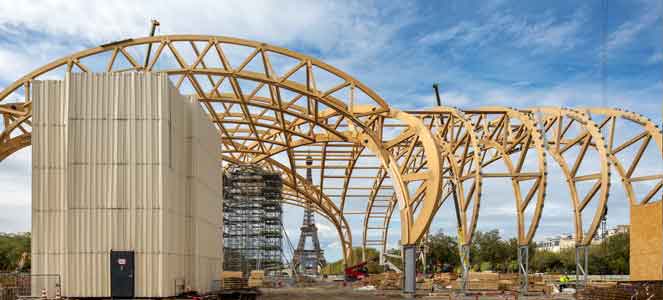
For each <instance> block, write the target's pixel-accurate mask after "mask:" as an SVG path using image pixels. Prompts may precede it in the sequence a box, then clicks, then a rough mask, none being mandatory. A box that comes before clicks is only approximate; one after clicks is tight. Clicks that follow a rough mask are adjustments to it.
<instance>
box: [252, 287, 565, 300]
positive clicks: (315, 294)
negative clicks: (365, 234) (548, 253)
mask: <svg viewBox="0 0 663 300" xmlns="http://www.w3.org/2000/svg"><path fill="white" fill-rule="evenodd" d="M260 291H261V294H262V295H261V296H260V297H259V298H258V299H261V300H263V299H264V300H309V299H314V300H345V299H353V300H378V299H408V298H411V296H409V295H403V294H402V293H401V292H400V291H399V290H375V291H356V290H354V289H352V288H349V287H340V286H316V287H297V288H278V289H260ZM415 298H416V299H443V300H448V299H454V300H456V299H457V300H461V299H462V300H470V299H471V300H475V299H481V300H483V299H485V300H493V299H494V300H498V299H499V300H505V299H528V300H539V299H540V300H544V299H546V300H570V299H574V297H573V295H562V294H560V295H552V296H544V295H538V296H522V295H519V296H518V297H517V298H515V296H514V295H507V294H501V295H466V296H461V295H455V294H453V293H449V292H437V293H430V292H428V291H424V290H419V291H417V294H416V295H415Z"/></svg>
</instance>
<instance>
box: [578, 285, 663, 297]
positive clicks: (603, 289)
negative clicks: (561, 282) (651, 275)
mask: <svg viewBox="0 0 663 300" xmlns="http://www.w3.org/2000/svg"><path fill="white" fill-rule="evenodd" d="M577 296H578V298H577V299H578V300H645V299H646V300H653V299H663V282H660V281H658V282H619V283H617V282H614V283H604V284H592V285H590V286H587V287H586V288H584V289H581V290H580V291H578V295H577Z"/></svg>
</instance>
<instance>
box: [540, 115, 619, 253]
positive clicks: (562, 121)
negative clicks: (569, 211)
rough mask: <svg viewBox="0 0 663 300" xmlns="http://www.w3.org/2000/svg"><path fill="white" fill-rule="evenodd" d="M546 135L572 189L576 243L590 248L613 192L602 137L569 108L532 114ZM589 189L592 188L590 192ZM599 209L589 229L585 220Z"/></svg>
mask: <svg viewBox="0 0 663 300" xmlns="http://www.w3.org/2000/svg"><path fill="white" fill-rule="evenodd" d="M530 113H531V114H532V115H533V118H534V119H536V120H537V122H538V123H539V126H540V127H541V128H542V130H543V132H544V135H545V136H544V139H545V143H546V149H547V152H548V154H550V155H551V156H552V157H553V158H554V159H555V161H556V162H557V163H558V164H559V166H560V168H561V170H562V172H563V173H564V176H565V178H566V182H567V185H568V188H569V195H570V198H571V203H572V207H573V214H574V219H575V222H574V225H575V240H576V243H577V244H578V245H582V246H586V245H589V244H591V242H592V239H593V238H594V235H595V234H596V231H597V230H598V228H599V225H600V223H601V219H602V218H603V215H604V213H605V206H606V203H607V201H608V194H609V192H610V162H609V161H608V151H607V148H606V144H605V141H604V139H603V135H602V134H601V131H600V129H599V127H598V125H597V124H596V123H595V122H594V121H592V120H591V119H590V118H589V116H588V115H587V114H585V113H582V112H580V111H577V110H573V109H568V108H554V107H537V108H533V109H531V110H530ZM587 187H589V188H587ZM590 204H594V205H595V206H596V208H595V211H594V213H593V217H592V218H591V220H592V221H591V223H590V224H589V226H584V225H587V224H584V225H583V217H584V216H587V215H589V214H591V213H592V212H591V211H589V210H588V209H587V208H588V207H591V206H590Z"/></svg>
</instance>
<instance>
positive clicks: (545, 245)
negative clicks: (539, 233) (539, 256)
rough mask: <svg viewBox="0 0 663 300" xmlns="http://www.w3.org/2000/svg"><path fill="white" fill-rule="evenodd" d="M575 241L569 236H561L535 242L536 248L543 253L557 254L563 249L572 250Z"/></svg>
mask: <svg viewBox="0 0 663 300" xmlns="http://www.w3.org/2000/svg"><path fill="white" fill-rule="evenodd" d="M575 245H576V241H575V239H574V238H573V235H571V234H562V235H558V236H556V237H552V238H547V239H545V240H543V241H539V242H536V248H537V249H540V250H544V251H550V252H555V253H559V252H560V251H561V250H563V249H567V248H573V247H575Z"/></svg>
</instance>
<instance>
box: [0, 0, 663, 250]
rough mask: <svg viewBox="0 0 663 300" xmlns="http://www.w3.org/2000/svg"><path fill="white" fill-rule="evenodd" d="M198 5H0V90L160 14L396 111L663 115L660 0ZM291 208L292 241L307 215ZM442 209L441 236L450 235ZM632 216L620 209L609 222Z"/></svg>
mask: <svg viewBox="0 0 663 300" xmlns="http://www.w3.org/2000/svg"><path fill="white" fill-rule="evenodd" d="M196 2H198V3H197V4H198V5H194V4H190V3H188V2H186V3H185V1H142V2H140V3H138V2H137V1H82V0H80V1H72V0H70V1H31V2H30V3H28V2H25V1H20V2H17V1H11V0H0V11H2V12H3V13H2V14H0V88H2V87H4V86H7V85H8V84H9V83H10V82H12V81H13V80H15V79H17V78H19V77H21V76H22V75H23V74H25V73H27V72H29V71H31V70H32V69H34V68H36V67H39V66H41V65H44V64H46V63H48V62H49V61H51V60H53V59H56V58H59V57H61V56H64V55H67V54H68V53H71V52H74V51H79V50H82V49H85V48H89V47H92V46H95V45H98V44H102V43H106V42H108V41H112V40H120V39H123V38H127V37H136V36H144V35H146V33H147V31H148V22H149V19H151V18H157V19H159V20H160V21H161V24H162V26H161V27H160V29H159V33H161V34H174V33H197V34H215V35H227V36H234V37H240V38H245V39H251V40H259V41H264V42H267V43H270V44H274V45H277V46H282V47H286V48H290V49H292V50H295V51H298V52H301V53H304V54H308V55H311V56H314V57H317V58H320V59H322V60H323V61H326V62H328V63H329V64H331V65H334V66H336V67H338V68H340V69H341V70H344V71H346V72H347V73H349V74H351V75H353V76H354V77H356V78H358V79H359V80H361V81H363V82H364V83H366V84H367V85H368V86H370V87H371V88H373V89H374V90H375V91H376V92H377V93H378V94H380V95H381V96H382V97H383V98H385V99H386V100H387V101H388V102H389V103H391V104H392V105H393V106H395V107H397V108H402V109H408V108H421V107H426V106H431V105H432V104H433V103H434V97H433V94H432V89H431V84H432V83H433V82H439V83H440V86H441V90H442V98H443V99H442V100H443V102H444V103H445V104H447V105H453V106H458V107H461V108H469V107H479V106H484V105H504V106H512V107H521V108H524V107H530V106H536V105H555V106H558V105H562V106H572V107H578V106H611V107H621V108H627V109H629V110H633V111H636V112H639V113H642V114H645V115H646V116H648V117H650V118H652V119H654V120H657V122H658V123H659V124H660V121H661V106H662V101H663V100H662V99H663V84H662V80H663V78H662V76H663V26H662V25H663V24H662V23H661V22H662V18H661V15H662V12H663V4H662V1H582V2H578V1H513V2H511V1H421V2H407V3H401V2H402V1H399V2H393V3H387V2H386V1H375V2H373V1H356V2H354V1H353V2H347V1H335V2H327V1H284V3H281V1H279V2H276V1H272V2H266V3H259V2H253V1H241V2H240V1H236V2H228V3H222V2H220V1H196ZM603 82H605V92H603V85H602V83H603ZM29 160H30V153H29V149H26V150H24V151H21V152H19V153H18V154H17V155H14V156H13V157H11V158H9V159H8V160H6V161H4V162H2V163H0V182H2V185H3V188H2V189H0V231H26V230H29V224H30V223H29V204H30V177H29V176H30V170H29V168H30V166H29ZM662 167H663V166H662ZM551 172H554V170H553V171H551ZM556 186H559V187H560V189H563V188H564V187H563V186H561V185H555V184H551V188H550V189H555V187H556ZM498 188H499V187H496V189H498ZM553 194H554V193H553ZM616 194H619V193H616ZM560 197H563V196H562V195H561V194H560ZM616 197H619V196H616ZM566 209H570V207H567V208H566ZM508 211H509V209H508V208H504V210H500V209H495V210H494V211H493V212H497V213H496V214H495V215H496V216H495V217H486V222H485V223H484V224H481V225H480V226H481V228H484V229H488V228H494V227H498V225H499V224H502V223H503V222H500V220H501V217H500V212H504V213H505V214H506V212H508ZM560 211H561V210H560ZM613 211H616V212H614V213H613ZM288 214H289V216H290V217H289V218H287V223H288V230H289V231H290V232H291V233H290V234H291V238H293V235H294V236H297V230H298V226H299V224H300V222H301V217H300V216H301V211H300V210H298V209H290V210H288ZM443 215H444V214H442V216H440V217H439V218H436V221H435V223H434V230H437V229H443V230H445V231H447V232H452V231H453V229H452V227H450V225H449V224H450V223H449V222H447V220H448V218H446V217H444V216H443ZM491 216H492V215H491ZM449 217H451V215H449ZM545 218H548V219H547V220H549V221H547V223H546V224H547V225H545V226H541V231H540V234H539V235H538V236H537V237H543V236H546V235H552V234H555V233H560V232H564V231H565V232H570V231H572V226H571V223H570V217H569V216H567V214H565V213H559V211H554V210H553V211H549V212H546V214H545V215H544V221H545V220H546V219H545ZM318 219H319V220H320V219H321V218H318ZM352 222H353V223H355V222H356V224H359V221H352ZM625 222H628V214H627V213H624V212H623V211H620V210H611V214H610V215H609V223H611V224H612V225H614V224H620V223H625ZM514 224H515V223H514ZM503 227H508V228H502V229H503V232H504V234H505V235H507V236H508V235H512V234H513V230H512V229H513V228H515V225H514V226H503ZM320 228H321V229H320V230H321V236H322V239H323V245H325V246H326V251H327V254H328V259H329V260H333V259H334V258H338V256H339V255H340V252H339V251H338V249H337V248H336V247H335V243H336V236H335V231H333V230H332V229H331V226H330V225H329V224H326V223H324V222H322V223H321V225H320ZM358 236H359V235H355V237H358ZM295 239H296V238H295ZM397 240H398V237H397V236H392V237H390V242H391V244H393V245H395V243H396V242H397ZM356 242H358V241H356Z"/></svg>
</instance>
